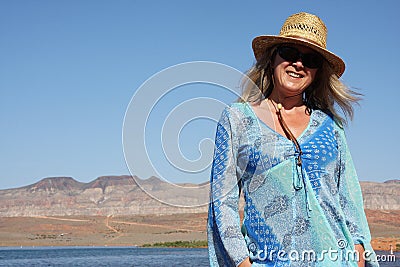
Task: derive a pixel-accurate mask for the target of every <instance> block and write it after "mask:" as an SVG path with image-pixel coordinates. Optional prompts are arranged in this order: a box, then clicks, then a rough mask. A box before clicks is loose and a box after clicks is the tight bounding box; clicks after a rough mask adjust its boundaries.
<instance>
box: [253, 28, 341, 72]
mask: <svg viewBox="0 0 400 267" xmlns="http://www.w3.org/2000/svg"><path fill="white" fill-rule="evenodd" d="M278 44H299V45H304V46H307V47H309V48H311V49H313V50H315V51H316V52H318V53H320V54H321V55H322V56H323V57H324V58H325V59H326V60H327V61H328V62H329V64H330V65H331V66H332V68H333V70H334V71H335V73H336V74H337V76H338V77H340V76H342V74H343V73H344V70H345V68H346V65H345V63H344V61H343V60H342V59H341V58H340V57H339V56H337V55H335V54H334V53H332V52H330V51H328V50H326V49H324V48H322V47H320V46H318V45H316V44H314V43H312V42H309V41H307V40H305V39H299V38H296V37H283V36H274V35H261V36H258V37H256V38H254V39H253V42H252V47H253V52H254V56H255V58H256V60H259V59H260V58H261V57H262V55H263V54H264V53H265V51H266V50H267V49H268V48H270V47H272V46H274V45H278Z"/></svg>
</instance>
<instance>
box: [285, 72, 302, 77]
mask: <svg viewBox="0 0 400 267" xmlns="http://www.w3.org/2000/svg"><path fill="white" fill-rule="evenodd" d="M288 74H289V76H292V77H294V78H300V77H301V75H300V74H297V73H294V72H288Z"/></svg>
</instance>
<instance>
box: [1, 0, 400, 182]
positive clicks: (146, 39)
mask: <svg viewBox="0 0 400 267" xmlns="http://www.w3.org/2000/svg"><path fill="white" fill-rule="evenodd" d="M221 2H222V1H121V0H119V1H111V0H110V1H99V0H96V1H94V0H85V1H77V0H68V1H62V0H59V1H50V0H49V1H43V0H38V1H28V0H26V1H21V0H8V1H6V0H2V1H0V36H1V37H0V38H1V41H0V123H1V128H0V129H1V132H0V162H1V164H0V189H5V188H11V187H19V186H24V185H27V184H31V183H34V182H36V181H38V180H40V179H42V178H44V177H50V176H72V177H74V178H75V179H76V180H78V181H81V182H88V181H91V180H93V179H95V178H96V177H98V176H101V175H120V174H128V173H129V170H128V169H127V167H126V163H125V160H124V154H123V148H122V137H121V135H122V124H123V119H124V114H125V110H126V109H127V106H128V104H129V101H130V100H131V98H132V96H133V94H134V93H135V90H136V89H137V88H139V87H140V85H141V84H142V83H143V82H145V81H146V80H147V79H148V78H149V77H151V76H152V75H154V74H155V73H157V72H159V71H161V70H162V69H164V68H166V67H169V66H173V65H175V64H178V63H183V62H188V61H193V60H205V61H215V62H220V63H223V64H227V65H229V66H232V67H234V68H236V69H238V70H241V71H246V70H247V69H248V68H249V67H250V66H251V65H252V64H253V63H254V59H253V55H252V51H251V40H252V39H253V38H254V37H255V36H257V35H261V34H277V33H278V32H279V29H280V27H281V25H282V23H283V21H284V20H285V18H286V17H287V16H288V15H290V14H292V13H296V12H299V11H308V12H311V13H315V14H317V15H319V16H320V17H321V18H322V19H323V20H324V21H325V23H326V24H327V26H328V30H329V34H328V48H329V49H330V50H332V51H333V52H335V53H336V54H338V55H340V56H341V57H342V58H343V59H344V60H345V62H346V64H347V70H346V72H345V74H344V76H343V80H344V81H345V82H346V83H347V84H348V85H350V86H352V87H355V88H359V90H360V92H362V93H363V94H364V96H365V97H364V100H363V101H362V102H361V105H360V107H358V108H356V116H355V119H354V121H353V122H352V123H350V124H349V128H348V130H347V135H348V142H349V146H350V148H351V151H352V154H353V158H354V161H355V164H356V167H357V171H358V174H359V178H360V180H370V181H384V180H388V179H398V178H400V175H399V173H398V172H399V171H398V169H397V167H398V166H399V163H398V160H397V159H398V157H399V156H398V153H399V151H400V145H399V141H398V140H397V139H398V138H399V136H400V135H399V132H400V126H399V117H400V116H399V115H400V111H399V103H398V101H399V97H400V87H399V73H398V72H399V71H398V70H397V68H398V64H399V62H400V50H399V48H398V47H399V43H400V37H399V36H400V34H399V33H400V32H399V26H400V16H399V15H398V11H399V10H400V2H399V1H397V0H385V1H348V0H339V1H289V0H283V1H251V2H250V1H249V2H244V1H225V2H224V3H221ZM188 88H189V87H188ZM193 88H194V90H195V91H196V90H202V89H201V88H196V86H193ZM210 88H211V87H210ZM210 88H205V89H204V90H203V91H202V94H201V96H203V97H206V96H207V94H208V92H210V94H211V96H212V97H218V96H216V95H215V94H214V95H212V90H210ZM189 89H190V88H189ZM189 89H187V90H186V91H187V92H189V91H190V90H189ZM216 90H217V89H216ZM197 93H198V92H197ZM178 95H179V94H178ZM188 95H190V94H188ZM194 95H196V96H198V95H197V94H196V93H195V94H194ZM223 95H224V94H223V93H222V94H221V99H222V100H226V99H229V97H226V96H223ZM188 97H189V98H190V96H188ZM177 99H178V97H177V98H176V99H174V98H172V97H171V98H167V99H166V100H168V102H167V103H166V104H164V107H167V106H170V107H173V106H174V105H175V104H174V102H173V101H175V100H177ZM179 101H181V100H179ZM177 104H179V103H177ZM135 108H137V109H140V106H137V107H135ZM157 122H159V123H161V122H162V119H159V120H155V121H154V123H157ZM199 123H200V124H199V125H197V126H196V127H194V129H195V130H193V129H192V130H190V129H188V133H191V134H186V135H184V134H183V136H184V137H183V138H184V140H183V141H182V142H183V143H184V144H186V145H187V146H185V145H184V144H182V146H183V147H184V150H185V151H186V152H185V151H184V152H185V153H189V154H190V153H191V152H190V151H191V150H194V149H196V150H197V146H198V144H197V143H196V144H195V146H190V144H191V143H194V142H193V140H191V139H190V137H191V136H192V137H193V138H194V139H196V140H197V139H199V138H200V139H201V138H205V137H208V138H213V132H212V130H213V127H214V126H215V125H214V124H213V123H212V122H199ZM210 129H211V130H210ZM194 133H195V134H194ZM153 134H154V136H155V138H159V136H158V135H159V133H157V132H153ZM157 134H158V135H157ZM153 154H155V155H154V156H155V157H157V153H153ZM158 156H159V159H157V160H156V161H158V160H162V158H163V156H162V155H158ZM142 178H147V177H142ZM189 180H190V179H189ZM200 180H201V179H200ZM206 180H208V175H207V173H204V179H203V181H206Z"/></svg>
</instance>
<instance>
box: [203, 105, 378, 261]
mask: <svg viewBox="0 0 400 267" xmlns="http://www.w3.org/2000/svg"><path fill="white" fill-rule="evenodd" d="M298 142H299V144H300V147H301V150H302V154H301V160H302V165H301V167H299V166H298V164H296V159H297V156H298V151H296V147H295V146H294V144H293V143H292V142H291V141H290V140H289V139H287V138H286V137H284V136H282V135H280V134H279V133H277V132H276V131H274V130H273V129H271V128H270V127H268V126H267V125H266V124H264V123H263V122H262V121H261V120H259V119H258V117H257V116H256V115H255V113H254V111H253V109H252V108H251V106H250V105H249V104H248V103H234V104H232V105H230V106H229V107H227V108H225V110H224V111H223V113H222V116H221V119H220V121H219V123H218V126H217V132H216V138H215V152H214V160H213V166H212V173H211V192H210V197H211V201H210V206H209V217H208V245H209V256H210V264H211V266H237V265H239V264H240V263H241V262H242V261H243V260H245V259H246V258H247V257H250V259H251V261H252V262H253V265H252V266H324V267H329V266H357V262H356V261H355V260H354V258H355V257H356V256H355V255H356V254H354V253H353V252H354V244H362V245H363V246H364V248H365V250H366V254H365V256H366V257H367V261H366V266H379V265H378V263H377V262H376V260H375V259H376V257H375V253H374V252H373V250H372V247H371V245H370V239H371V237H370V232H369V228H368V224H367V221H366V217H365V213H364V210H363V200H362V195H361V190H360V185H359V182H358V179H357V175H356V172H355V168H354V166H353V162H352V159H351V156H350V153H349V150H348V147H347V144H346V140H345V135H344V132H343V129H342V128H341V127H339V126H338V125H337V124H336V123H335V121H334V120H333V119H332V117H331V116H328V115H327V114H326V113H324V112H322V111H320V110H313V112H312V113H311V117H310V122H309V124H308V126H307V128H306V129H305V130H304V132H303V133H302V134H301V136H300V137H299V138H298ZM241 192H243V196H244V199H245V207H244V218H243V223H242V225H240V224H241V223H240V216H239V208H238V203H239V195H240V194H241ZM360 257H362V255H360Z"/></svg>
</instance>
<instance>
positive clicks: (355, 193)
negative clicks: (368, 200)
mask: <svg viewBox="0 0 400 267" xmlns="http://www.w3.org/2000/svg"><path fill="white" fill-rule="evenodd" d="M338 139H339V153H340V171H339V181H338V183H339V197H340V205H341V207H342V210H343V213H344V216H345V220H346V225H347V228H348V230H349V232H350V235H351V238H352V240H353V243H354V244H361V245H363V247H364V249H365V251H366V253H365V256H366V262H365V266H379V264H378V263H377V261H376V255H375V252H374V251H373V249H372V247H371V244H370V242H371V234H370V231H369V227H368V222H367V218H366V215H365V212H364V207H363V198H362V192H361V187H360V183H359V181H358V177H357V174H356V170H355V167H354V163H353V160H352V157H351V154H350V151H349V148H348V145H347V141H346V137H345V133H344V131H343V129H341V128H339V129H338ZM360 257H362V255H360Z"/></svg>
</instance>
